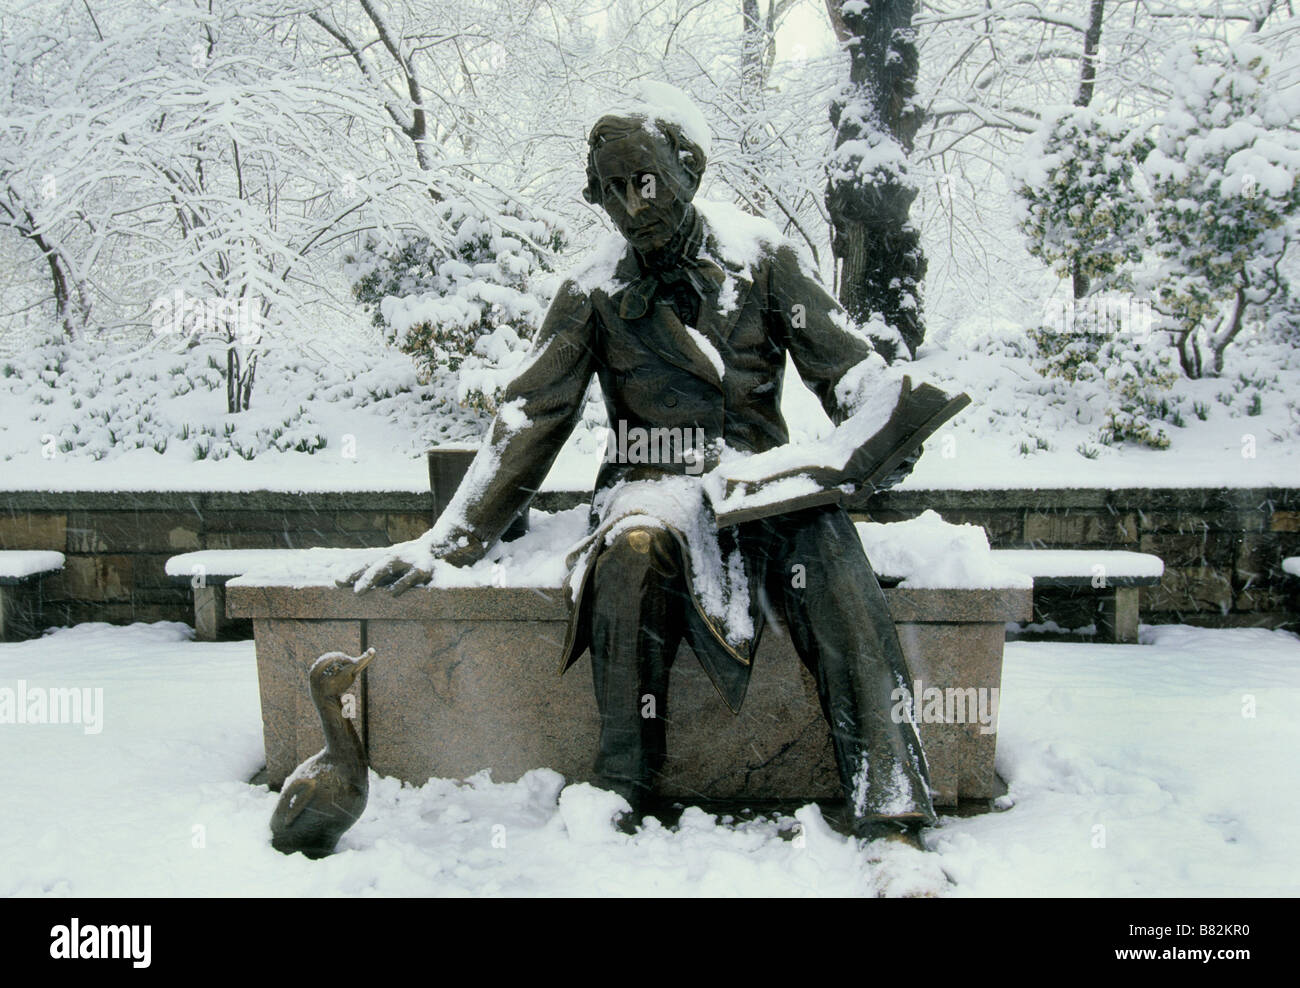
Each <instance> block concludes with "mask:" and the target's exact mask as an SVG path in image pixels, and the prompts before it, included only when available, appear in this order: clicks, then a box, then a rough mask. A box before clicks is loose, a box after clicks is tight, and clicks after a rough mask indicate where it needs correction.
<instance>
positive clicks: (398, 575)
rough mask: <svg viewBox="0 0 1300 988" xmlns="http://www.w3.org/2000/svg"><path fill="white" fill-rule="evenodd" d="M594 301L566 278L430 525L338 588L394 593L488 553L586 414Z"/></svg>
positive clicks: (539, 482)
mask: <svg viewBox="0 0 1300 988" xmlns="http://www.w3.org/2000/svg"><path fill="white" fill-rule="evenodd" d="M594 318H595V317H594V315H593V311H592V306H591V300H590V298H589V297H588V296H587V295H586V294H585V293H582V292H580V291H579V290H578V288H577V286H576V285H575V284H573V283H572V282H565V283H564V284H563V285H562V286H561V287H560V290H559V292H558V293H557V294H556V297H555V301H554V302H552V303H551V308H550V310H549V311H548V312H547V314H546V319H545V320H544V321H543V323H542V326H541V328H540V329H539V330H538V332H537V338H536V339H535V340H534V341H533V348H532V352H531V354H530V356H529V360H528V363H527V364H525V366H524V368H523V370H521V371H520V372H519V373H518V374H517V375H516V376H515V378H514V380H513V381H511V383H510V385H509V386H508V387H507V388H506V390H505V394H504V396H503V397H502V400H501V402H500V405H499V408H500V411H499V412H498V413H497V416H496V418H495V419H494V420H493V422H492V426H491V429H490V431H489V433H488V438H487V440H486V442H484V444H483V445H482V446H481V447H480V448H479V451H478V455H477V456H475V457H474V459H473V461H472V462H471V463H470V467H469V470H468V472H467V473H466V474H465V479H464V480H463V481H461V484H460V487H458V488H457V489H456V493H455V495H453V497H452V499H451V501H450V503H449V504H448V505H447V508H446V509H445V510H444V511H443V513H442V515H441V516H440V517H439V518H438V519H437V521H436V522H435V523H434V526H433V528H431V529H429V531H427V532H425V533H424V535H422V536H420V537H419V538H418V539H414V540H412V541H411V542H406V543H402V544H400V545H397V546H394V547H393V551H392V552H391V553H390V554H389V555H388V556H387V557H385V558H383V559H380V560H378V561H376V562H374V563H371V564H369V565H367V566H364V567H362V568H361V569H358V570H357V571H356V572H354V573H352V574H350V575H349V576H347V577H346V578H345V579H342V580H340V581H339V585H340V586H350V587H352V588H353V589H354V590H356V591H357V592H358V593H363V592H365V591H368V590H372V589H374V588H376V587H383V588H386V589H389V590H391V591H392V592H393V593H395V594H399V593H402V592H404V591H406V590H408V589H410V588H411V587H414V586H420V585H421V584H423V583H426V582H427V581H428V579H429V577H430V575H431V571H432V567H433V560H434V559H443V560H446V561H447V562H450V563H452V564H454V565H457V566H467V565H470V564H471V563H474V562H477V561H478V560H479V559H482V558H483V556H484V555H486V553H487V551H488V550H489V549H490V548H492V545H493V544H494V543H495V542H496V541H497V540H498V539H499V538H500V537H501V535H502V533H504V532H505V530H506V528H508V527H509V525H510V523H511V522H512V521H513V520H514V519H515V518H516V517H517V516H518V515H519V513H520V512H521V511H523V510H524V508H525V507H527V505H528V502H529V501H530V500H532V497H533V495H534V493H536V491H537V488H538V486H539V485H540V484H541V482H542V480H543V479H544V478H545V477H546V474H547V471H549V470H550V468H551V464H552V463H554V462H555V457H556V456H557V455H558V454H559V452H560V448H561V447H562V446H563V445H564V442H565V440H566V439H567V438H568V436H569V433H570V432H572V431H573V427H574V426H575V425H576V424H577V422H578V419H579V418H580V417H581V415H582V404H583V398H584V397H585V395H586V391H587V385H588V383H589V382H590V380H591V375H592V373H593V372H594V369H595V368H594V358H593V356H592V345H593V334H594Z"/></svg>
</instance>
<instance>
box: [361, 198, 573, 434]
mask: <svg viewBox="0 0 1300 988" xmlns="http://www.w3.org/2000/svg"><path fill="white" fill-rule="evenodd" d="M441 218H442V220H443V222H444V223H445V224H446V229H445V234H444V235H443V236H441V237H439V238H436V239H434V238H428V237H419V238H414V239H409V240H406V241H404V242H402V243H400V244H397V245H395V246H389V247H383V246H379V245H376V244H374V243H371V244H368V245H367V246H366V248H365V249H363V250H362V251H360V252H358V253H357V254H355V255H351V256H350V257H349V258H348V261H347V271H348V275H349V278H350V279H351V281H352V284H353V292H354V294H355V296H356V298H357V300H358V301H360V302H361V304H362V305H363V306H364V307H365V308H366V310H367V311H369V312H370V313H371V316H372V319H373V321H374V324H375V325H376V326H378V327H379V328H380V329H381V330H382V332H383V333H384V336H385V338H386V339H387V340H388V341H389V342H390V343H392V344H394V345H396V346H397V348H398V349H400V350H401V351H402V352H403V353H406V354H409V355H410V356H411V357H412V358H413V359H414V361H415V363H416V367H417V368H418V370H419V372H420V377H421V380H422V381H423V382H425V383H427V384H431V385H438V384H443V385H450V384H454V388H455V397H456V401H457V402H459V403H460V404H461V405H464V406H467V407H468V408H470V409H472V410H474V411H476V412H478V413H479V414H480V417H481V418H482V419H483V420H484V421H485V422H486V419H487V418H489V417H490V416H491V415H493V414H495V412H496V402H497V399H498V397H499V396H500V394H501V391H502V389H503V388H504V386H505V385H506V384H507V383H509V380H510V378H511V377H512V376H513V375H514V373H515V372H516V371H517V370H518V368H519V367H520V365H521V364H522V363H523V360H524V358H525V356H526V355H527V353H528V349H529V344H530V342H531V341H532V338H533V334H534V333H535V332H536V330H537V327H538V326H539V325H540V323H541V318H542V316H543V315H544V314H545V305H546V302H547V298H546V297H545V293H546V289H547V288H548V285H547V284H546V282H547V281H549V280H552V279H549V278H548V277H547V276H548V275H550V274H551V273H552V271H553V266H552V262H551V259H552V257H553V256H554V255H555V253H557V252H559V251H560V250H562V249H563V247H564V234H563V232H562V230H561V228H560V227H559V225H558V224H557V223H556V222H555V221H554V220H553V219H552V218H551V217H549V216H538V215H535V214H529V213H525V212H524V210H522V209H521V208H519V207H517V206H511V205H506V206H503V208H502V209H501V211H500V212H499V213H497V214H495V215H492V214H489V213H487V212H485V211H484V210H482V209H481V208H479V207H477V206H475V205H471V204H468V203H466V202H464V201H457V202H449V203H447V204H445V205H444V206H443V208H442V210H441Z"/></svg>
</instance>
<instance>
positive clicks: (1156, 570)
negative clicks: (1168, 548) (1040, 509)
mask: <svg viewBox="0 0 1300 988" xmlns="http://www.w3.org/2000/svg"><path fill="white" fill-rule="evenodd" d="M992 554H993V557H994V558H995V559H996V560H997V561H998V562H999V563H1000V564H1002V565H1004V566H1008V567H1010V568H1012V569H1015V570H1017V571H1019V572H1021V573H1025V574H1026V575H1028V576H1030V577H1032V578H1033V580H1034V587H1035V588H1061V589H1076V590H1077V589H1091V590H1093V591H1095V592H1096V593H1099V594H1101V595H1102V601H1101V604H1102V606H1101V613H1100V619H1099V620H1098V627H1097V634H1098V637H1099V638H1103V639H1105V640H1107V641H1112V642H1117V643H1120V644H1134V643H1136V642H1137V640H1138V617H1139V615H1138V594H1139V590H1140V588H1142V587H1151V586H1155V585H1156V584H1158V583H1159V582H1160V578H1161V577H1162V576H1163V575H1164V572H1165V564H1164V562H1163V561H1162V560H1161V559H1160V557H1159V556H1154V555H1151V554H1150V553H1147V552H1126V551H1123V550H1101V549H994V550H993V553H992Z"/></svg>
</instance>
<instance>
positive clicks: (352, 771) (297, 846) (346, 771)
mask: <svg viewBox="0 0 1300 988" xmlns="http://www.w3.org/2000/svg"><path fill="white" fill-rule="evenodd" d="M374 654H375V650H374V649H373V648H372V649H369V650H367V651H366V652H365V653H363V654H362V655H361V656H359V657H357V658H352V657H350V656H347V655H344V654H343V653H342V652H329V653H327V654H325V655H322V656H321V657H320V658H319V659H317V660H316V661H315V662H314V663H313V664H312V667H311V673H310V682H311V696H312V701H313V702H314V703H315V704H316V711H317V713H319V714H320V722H321V729H322V730H323V731H324V732H325V747H324V748H323V749H322V750H321V751H319V752H317V753H316V754H315V755H312V757H311V758H308V759H307V760H306V761H305V762H303V763H302V764H301V765H299V766H298V767H297V768H296V769H294V770H293V773H292V774H291V775H290V776H289V778H288V779H286V780H285V783H284V788H283V789H282V790H281V792H280V802H279V803H278V804H277V805H276V807H275V813H274V814H272V816H271V846H272V847H274V848H275V849H276V850H277V851H281V852H283V853H285V854H293V853H294V852H295V851H301V852H302V853H303V854H305V855H306V856H307V857H309V858H323V857H325V856H326V855H328V854H332V853H333V852H334V848H335V846H336V845H337V844H338V841H339V838H340V837H342V836H343V834H344V832H345V831H346V830H347V829H348V828H349V827H351V826H352V825H353V824H354V823H356V822H357V819H358V818H359V817H360V816H361V814H362V812H363V811H364V810H365V808H366V800H367V798H368V797H369V795H370V777H369V765H368V764H367V759H366V749H365V745H364V744H363V743H362V741H361V738H360V736H359V735H358V734H357V730H356V728H355V727H353V726H352V722H351V721H349V720H348V719H347V718H346V717H344V716H343V703H342V696H343V694H344V693H345V692H346V691H347V689H348V688H349V687H350V686H351V685H352V683H353V682H354V681H355V680H356V677H357V676H358V675H360V673H361V670H362V669H364V668H365V667H366V666H367V665H368V664H369V662H370V660H371V659H372V658H374Z"/></svg>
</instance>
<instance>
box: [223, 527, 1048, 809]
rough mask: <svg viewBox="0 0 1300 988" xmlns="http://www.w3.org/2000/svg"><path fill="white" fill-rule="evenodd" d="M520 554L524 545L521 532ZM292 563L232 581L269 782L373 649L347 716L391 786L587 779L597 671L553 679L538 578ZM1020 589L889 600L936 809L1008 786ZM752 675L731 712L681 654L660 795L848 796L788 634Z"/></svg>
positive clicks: (918, 593) (1025, 587) (554, 628)
mask: <svg viewBox="0 0 1300 988" xmlns="http://www.w3.org/2000/svg"><path fill="white" fill-rule="evenodd" d="M575 520H576V521H577V522H578V524H580V525H581V524H585V509H575ZM534 521H535V522H536V521H537V513H534ZM900 524H906V523H900ZM540 527H541V528H543V529H545V527H546V524H545V523H543V524H542V525H541V526H540ZM535 528H536V526H535ZM981 535H982V533H981ZM532 537H534V533H532V532H530V534H529V535H528V536H524V539H529V538H532ZM516 545H518V546H520V547H521V551H522V549H523V548H524V547H525V543H524V541H523V539H521V540H520V542H519V543H516ZM327 551H329V552H334V553H336V554H340V553H341V554H346V555H347V556H348V557H349V558H348V559H343V558H340V557H338V556H336V558H335V560H334V561H333V563H332V564H331V565H330V566H324V567H320V566H318V567H317V569H316V570H315V571H311V570H309V569H307V568H305V567H303V565H302V564H303V561H304V558H305V557H308V556H309V554H311V553H323V552H327ZM288 555H289V553H287V552H286V553H284V554H283V555H281V556H280V557H278V558H279V560H280V561H281V562H279V563H277V565H278V566H280V567H281V568H280V570H279V571H278V572H268V571H266V570H261V569H258V570H250V571H249V572H248V573H246V574H244V575H243V576H240V577H238V578H235V579H231V580H229V581H227V583H226V584H225V594H226V606H227V609H228V612H229V615H230V617H232V618H244V619H251V620H252V622H253V628H254V634H255V639H256V653H257V665H258V684H259V690H260V693H261V703H262V724H263V737H264V742H265V751H266V762H267V774H268V776H269V781H270V783H271V785H272V786H273V787H278V786H279V785H280V784H281V783H282V782H283V780H284V779H285V777H286V776H287V775H288V773H289V772H290V771H292V769H293V768H294V766H295V765H297V764H298V763H299V762H300V761H302V760H303V759H305V758H307V757H308V756H310V755H312V754H314V753H315V752H316V751H317V750H319V749H320V747H321V744H322V739H321V736H320V727H319V723H318V721H317V717H316V713H315V710H314V709H313V707H312V705H311V702H310V699H309V698H308V694H307V688H306V673H307V669H308V668H309V667H310V665H311V663H312V662H313V661H314V660H315V659H316V658H317V657H318V656H319V655H321V654H322V653H324V652H326V651H330V650H334V649H340V650H343V651H347V652H350V653H351V654H358V653H360V652H361V651H362V650H364V649H366V648H370V647H373V648H375V649H376V650H377V652H378V655H377V657H376V659H375V661H374V662H373V663H372V664H371V665H370V667H369V668H368V669H367V670H366V672H365V673H364V676H363V679H362V680H361V681H360V682H359V683H358V685H357V686H356V687H354V690H353V696H354V701H353V702H352V703H351V704H350V706H351V707H352V709H353V712H354V714H355V717H356V720H357V723H358V726H359V729H360V730H361V732H362V734H363V737H364V738H365V739H366V743H367V745H368V748H369V753H370V761H371V765H372V766H373V767H374V769H375V771H376V772H378V773H380V774H381V775H391V776H394V777H396V778H398V779H401V780H403V781H407V782H410V783H412V784H416V785H419V784H422V783H424V782H425V781H427V780H428V779H429V778H431V777H435V776H436V777H445V778H464V777H467V776H469V775H472V774H473V773H475V772H478V771H480V770H482V769H490V770H491V771H492V773H493V777H494V778H495V779H497V780H502V781H509V780H513V779H516V778H518V777H519V776H520V775H522V774H523V773H524V772H526V771H528V770H530V769H533V768H541V767H549V768H552V769H555V770H556V771H559V772H561V773H563V774H564V775H565V776H567V777H569V778H571V779H574V780H582V779H586V778H588V777H589V775H590V772H591V768H592V759H593V756H594V753H595V750H596V732H597V727H598V719H597V712H596V706H595V700H594V698H593V696H592V686H591V675H590V672H589V671H588V670H589V662H588V660H587V659H583V660H582V661H580V663H579V665H578V667H576V668H574V669H572V670H570V671H569V673H567V674H566V675H564V676H562V677H561V676H560V675H559V674H558V660H559V655H560V649H561V645H562V642H563V638H564V634H565V628H566V624H565V618H566V608H565V604H564V600H563V598H562V596H561V595H562V594H563V592H564V591H563V590H562V589H561V588H560V587H559V586H558V585H550V584H551V581H550V580H545V581H541V582H542V583H546V584H548V585H537V584H536V582H534V583H533V584H531V585H530V583H529V577H530V575H531V576H535V575H536V574H535V573H534V574H529V573H527V572H525V573H513V572H511V571H510V570H509V568H508V567H507V568H505V569H504V570H503V569H502V567H501V566H500V565H496V568H495V570H494V571H493V572H492V573H491V578H490V582H487V581H486V580H485V582H486V583H487V585H471V586H433V587H425V588H420V589H416V590H411V591H409V592H407V593H406V594H404V595H402V596H401V597H396V598H395V597H392V596H391V595H389V594H386V593H382V592H374V593H370V594H364V595H356V594H354V593H352V591H351V590H350V589H339V588H337V587H335V586H334V585H333V580H334V578H335V577H336V576H337V575H338V574H339V573H340V572H343V571H346V570H347V569H349V568H352V567H354V566H357V565H360V563H361V562H363V561H365V560H367V559H373V558H375V550H364V549H362V550H303V551H301V552H299V553H297V555H296V559H295V560H293V562H294V563H295V565H296V566H297V567H299V568H298V569H297V571H296V572H294V571H291V568H285V567H284V566H283V561H284V560H285V557H287V556H288ZM561 558H562V557H561ZM323 559H324V557H323V556H318V557H317V561H322V560H323ZM487 565H488V564H487V563H486V561H485V563H484V564H480V566H487ZM459 572H460V573H461V574H465V573H467V571H459ZM483 575H484V576H485V577H486V576H487V573H486V572H485V573H484V574H483ZM470 577H472V573H470V575H469V576H466V577H464V578H465V579H469V578H470ZM1008 582H1009V583H1010V584H1011V585H1009V586H989V587H981V588H967V587H956V588H954V587H935V586H928V587H915V588H909V587H906V586H898V587H890V588H887V589H886V590H885V595H886V598H887V600H888V602H889V606H890V609H891V612H892V614H893V617H894V620H895V623H896V624H897V626H898V630H899V636H900V638H901V640H902V644H903V649H904V652H905V653H906V655H907V658H908V661H909V665H910V667H911V671H912V674H913V676H914V678H915V681H917V684H918V685H919V686H920V688H921V689H922V690H926V689H931V690H934V689H937V690H938V691H939V694H938V695H939V696H945V697H947V698H948V702H949V704H950V705H951V706H950V707H949V711H950V714H952V715H953V716H952V719H951V720H950V721H947V720H945V721H943V722H935V720H933V719H930V720H927V719H925V718H924V717H922V718H921V723H920V731H921V737H922V740H923V742H924V744H925V746H926V751H927V755H928V758H929V762H930V767H931V775H932V786H933V788H934V790H935V795H936V801H937V804H938V805H941V806H953V805H955V804H956V803H957V802H958V800H959V799H990V798H993V797H995V796H997V795H1000V794H1001V792H1002V789H1001V787H1000V783H999V780H998V779H997V776H996V773H995V771H994V755H995V751H996V743H997V733H996V704H997V699H998V695H999V691H1000V686H1001V671H1002V648H1003V643H1004V640H1005V628H1006V622H1008V621H1016V620H1025V619H1027V618H1028V617H1030V616H1032V590H1031V589H1030V581H1029V580H1028V579H1027V578H1024V577H1022V576H1021V575H1020V574H1013V575H1012V579H1010V580H1009V581H1008ZM755 666H756V668H755V674H754V678H753V681H752V683H751V685H750V689H749V695H748V697H747V698H746V701H745V704H744V707H743V709H742V711H741V713H740V714H739V715H733V714H732V713H730V711H728V710H727V708H726V706H725V705H724V704H723V703H722V702H721V700H720V699H719V698H718V696H717V694H716V691H715V690H714V689H713V687H712V685H711V684H710V682H709V680H708V677H707V675H706V674H705V673H704V670H703V669H702V667H701V666H700V665H699V663H698V662H697V661H695V659H694V657H693V656H692V654H691V652H690V649H689V648H688V647H687V646H683V647H682V652H681V654H680V655H679V657H678V661H677V663H676V665H675V666H674V670H673V675H672V678H671V683H670V689H669V696H668V704H667V709H668V711H669V713H668V715H667V716H668V742H669V761H668V763H667V765H666V766H665V768H664V771H663V775H662V777H661V778H660V780H659V789H660V792H661V793H662V794H663V795H665V796H669V797H676V798H714V799H736V798H750V799H795V798H797V799H821V798H832V799H833V798H838V796H839V785H838V782H837V780H836V775H835V770H834V764H833V761H832V756H831V746H830V737H829V733H828V731H827V729H826V724H825V721H824V720H823V718H822V713H821V708H820V706H819V703H818V699H817V692H816V688H815V686H814V684H813V682H812V678H811V676H810V675H809V674H808V672H807V670H806V669H804V667H803V665H802V663H801V662H800V661H799V660H798V657H797V655H796V654H795V651H794V648H793V647H792V645H791V643H790V640H789V638H788V637H787V636H785V635H783V634H782V633H781V630H780V629H779V628H776V627H772V628H769V630H768V632H766V633H765V636H764V639H763V643H762V646H761V648H760V649H759V652H758V655H757V657H756V659H755ZM954 697H955V701H956V702H955V704H954V703H953V700H954ZM977 698H978V699H977ZM919 699H920V697H919V696H918V700H919ZM990 701H991V704H990V705H991V712H992V718H991V721H990V720H986V721H984V722H981V721H980V720H979V718H978V717H977V715H976V709H975V705H976V703H977V702H980V703H989V702H990ZM983 709H984V708H981V710H983Z"/></svg>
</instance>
